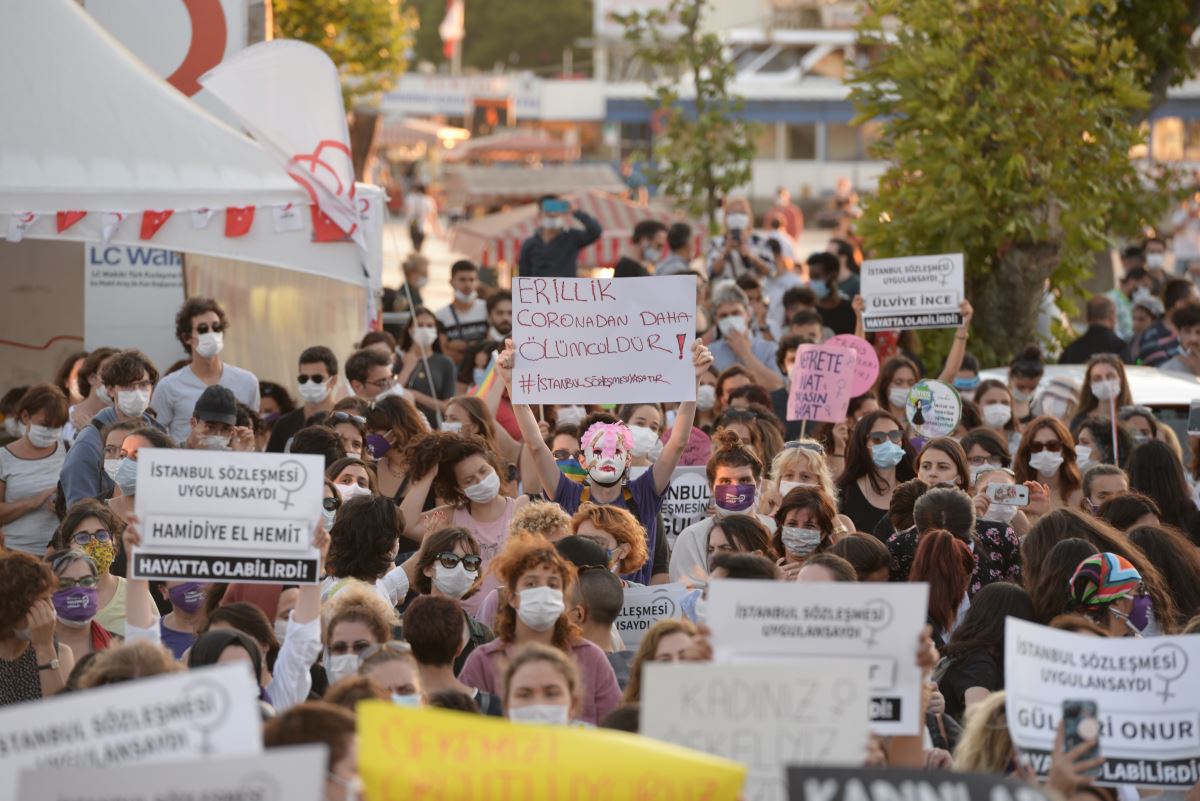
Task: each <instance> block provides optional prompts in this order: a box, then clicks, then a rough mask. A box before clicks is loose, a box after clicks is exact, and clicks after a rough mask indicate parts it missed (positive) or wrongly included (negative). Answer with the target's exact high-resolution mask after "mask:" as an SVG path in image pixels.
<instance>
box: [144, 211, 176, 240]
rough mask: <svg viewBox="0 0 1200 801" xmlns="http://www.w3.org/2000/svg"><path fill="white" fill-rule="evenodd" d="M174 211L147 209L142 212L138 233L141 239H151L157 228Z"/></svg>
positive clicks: (160, 226)
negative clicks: (140, 226) (139, 231)
mask: <svg viewBox="0 0 1200 801" xmlns="http://www.w3.org/2000/svg"><path fill="white" fill-rule="evenodd" d="M174 213H175V212H174V211H171V210H170V209H168V210H167V211H150V210H149V209H147V210H146V211H143V212H142V230H141V233H140V235H139V237H140V238H141V239H151V238H153V237H154V235H155V234H157V233H158V229H159V228H162V227H163V223H165V222H166V221H167V220H169V219H170V218H171V215H172V214H174Z"/></svg>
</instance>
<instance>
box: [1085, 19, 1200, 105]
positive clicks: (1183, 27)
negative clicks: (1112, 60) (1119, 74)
mask: <svg viewBox="0 0 1200 801" xmlns="http://www.w3.org/2000/svg"><path fill="white" fill-rule="evenodd" d="M1093 14H1094V15H1095V19H1096V20H1097V21H1099V22H1101V23H1109V24H1111V25H1113V26H1114V27H1115V29H1116V30H1117V32H1118V33H1120V34H1123V35H1125V36H1128V37H1129V38H1131V39H1132V40H1133V42H1134V45H1135V46H1136V50H1137V58H1136V59H1135V61H1134V68H1135V69H1136V70H1137V72H1138V76H1139V80H1140V82H1141V84H1142V86H1143V88H1145V89H1146V91H1148V92H1149V93H1150V107H1149V108H1151V109H1152V108H1154V107H1155V106H1158V105H1160V104H1161V103H1162V102H1163V101H1164V100H1166V99H1167V88H1168V87H1171V86H1178V85H1179V84H1181V83H1183V81H1184V80H1185V79H1187V78H1189V77H1191V76H1192V75H1193V74H1194V73H1195V71H1196V69H1195V64H1194V63H1193V61H1192V59H1191V54H1190V53H1189V52H1188V43H1189V42H1190V41H1191V38H1192V33H1193V32H1194V31H1195V30H1196V26H1197V25H1198V24H1200V0H1116V2H1114V3H1112V4H1109V5H1104V6H1100V7H1098V8H1096V9H1094V10H1093ZM1148 111H1149V109H1147V111H1146V112H1143V114H1142V115H1141V116H1144V114H1145V113H1148Z"/></svg>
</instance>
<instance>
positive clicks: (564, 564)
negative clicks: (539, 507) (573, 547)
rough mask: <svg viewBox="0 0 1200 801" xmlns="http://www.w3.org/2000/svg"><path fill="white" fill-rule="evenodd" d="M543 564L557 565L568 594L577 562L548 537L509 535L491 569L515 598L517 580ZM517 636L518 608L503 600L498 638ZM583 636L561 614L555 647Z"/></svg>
mask: <svg viewBox="0 0 1200 801" xmlns="http://www.w3.org/2000/svg"><path fill="white" fill-rule="evenodd" d="M540 565H549V566H550V567H552V568H554V570H555V572H556V573H558V576H559V578H560V579H561V581H562V586H563V592H564V593H565V592H566V590H567V588H568V587H570V586H571V582H573V581H574V580H575V565H573V564H571V563H570V562H568V561H567V560H566V559H564V558H563V557H562V556H561V555H560V554H559V552H558V550H557V549H556V548H555V547H554V546H553V545H551V544H550V543H549V542H547V541H546V540H545V539H544V538H542V537H537V536H533V535H525V534H522V535H513V536H511V537H509V539H508V543H507V544H506V545H505V546H504V550H503V551H501V552H500V553H499V554H498V555H497V556H496V558H495V559H493V560H492V564H491V566H490V567H489V570H490V571H492V572H494V573H495V574H496V575H497V576H498V577H499V578H500V581H501V582H503V584H504V589H505V590H506V591H507V597H508V598H512V597H513V596H514V595H516V594H517V582H519V581H520V580H521V576H523V575H525V574H526V573H527V572H529V571H530V570H531V569H533V568H535V567H538V566H540ZM516 636H517V610H516V609H514V608H513V607H512V605H511V604H508V603H501V604H500V607H499V609H497V610H496V637H498V638H499V639H500V640H501V641H502V642H505V643H511V642H513V641H514V640H515V639H516ZM579 637H580V630H579V627H578V626H576V625H575V624H574V623H572V622H571V620H570V618H568V617H567V616H566V615H560V616H559V618H558V622H556V623H555V624H554V645H555V647H556V648H567V647H569V646H570V645H571V643H572V642H574V641H575V640H577V639H579Z"/></svg>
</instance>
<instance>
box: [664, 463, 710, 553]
mask: <svg viewBox="0 0 1200 801" xmlns="http://www.w3.org/2000/svg"><path fill="white" fill-rule="evenodd" d="M711 502H712V493H711V492H710V491H709V489H708V475H707V473H706V472H705V469H704V468H703V467H696V466H690V467H676V468H675V472H674V473H672V474H671V483H670V484H668V485H667V491H666V492H664V493H663V504H662V525H663V534H665V535H666V537H667V542H668V543H669V544H670V545H671V547H672V548H674V547H675V538H676V537H678V536H679V532H681V531H683V530H684V529H685V528H687V527H688V526H690V525H692V524H693V523H698V522H699V521H701V520H703V519H704V515H705V513H706V512H707V510H708V505H709V503H711Z"/></svg>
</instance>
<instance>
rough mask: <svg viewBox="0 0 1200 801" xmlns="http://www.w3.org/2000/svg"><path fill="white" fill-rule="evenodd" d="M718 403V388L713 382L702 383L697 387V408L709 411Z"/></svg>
mask: <svg viewBox="0 0 1200 801" xmlns="http://www.w3.org/2000/svg"><path fill="white" fill-rule="evenodd" d="M716 405H717V388H716V387H715V386H713V385H712V384H701V385H700V386H698V387H696V408H697V409H699V410H700V411H702V412H707V411H708V410H710V409H712V408H713V407H714V406H716Z"/></svg>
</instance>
